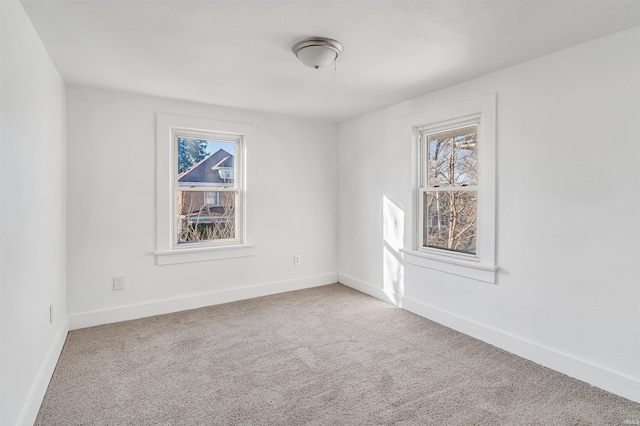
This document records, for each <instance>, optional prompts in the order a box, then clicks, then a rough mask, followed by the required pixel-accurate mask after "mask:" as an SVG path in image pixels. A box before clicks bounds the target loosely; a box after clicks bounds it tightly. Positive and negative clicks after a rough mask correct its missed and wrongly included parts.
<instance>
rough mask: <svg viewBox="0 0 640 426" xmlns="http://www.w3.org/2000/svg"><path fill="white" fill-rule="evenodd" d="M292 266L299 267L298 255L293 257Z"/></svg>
mask: <svg viewBox="0 0 640 426" xmlns="http://www.w3.org/2000/svg"><path fill="white" fill-rule="evenodd" d="M293 266H300V255H299V254H297V255H295V256H293Z"/></svg>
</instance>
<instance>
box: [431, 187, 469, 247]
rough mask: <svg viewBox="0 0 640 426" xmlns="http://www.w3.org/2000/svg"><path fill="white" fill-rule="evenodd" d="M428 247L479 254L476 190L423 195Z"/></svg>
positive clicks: (435, 192)
mask: <svg viewBox="0 0 640 426" xmlns="http://www.w3.org/2000/svg"><path fill="white" fill-rule="evenodd" d="M423 203H424V204H423V206H424V210H423V211H424V218H423V219H424V221H423V224H424V229H423V238H424V241H423V242H422V244H423V246H424V247H433V248H439V249H445V250H451V251H457V252H460V253H469V254H476V221H477V206H478V203H477V193H476V191H433V192H425V193H424V195H423Z"/></svg>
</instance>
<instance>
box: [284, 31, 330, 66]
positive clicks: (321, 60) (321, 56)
mask: <svg viewBox="0 0 640 426" xmlns="http://www.w3.org/2000/svg"><path fill="white" fill-rule="evenodd" d="M291 50H292V51H293V54H294V55H296V56H297V57H298V59H300V62H302V63H303V64H305V65H306V66H308V67H310V68H314V69H318V68H320V67H324V66H326V65H329V64H330V63H331V62H334V61H335V60H336V59H338V56H339V55H340V53H342V45H341V44H340V43H339V42H338V41H336V40H334V39H332V38H326V37H312V38H306V39H304V40H300V41H299V42H297V43H296V44H294V45H293V47H292V48H291Z"/></svg>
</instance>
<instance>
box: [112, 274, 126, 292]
mask: <svg viewBox="0 0 640 426" xmlns="http://www.w3.org/2000/svg"><path fill="white" fill-rule="evenodd" d="M113 290H114V291H116V290H124V277H113Z"/></svg>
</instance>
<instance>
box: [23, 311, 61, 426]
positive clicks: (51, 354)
mask: <svg viewBox="0 0 640 426" xmlns="http://www.w3.org/2000/svg"><path fill="white" fill-rule="evenodd" d="M68 333H69V318H67V317H65V318H64V320H63V321H62V324H60V326H59V327H58V330H57V331H56V334H55V337H54V338H53V341H52V342H51V346H50V347H49V351H48V352H47V356H46V357H45V359H44V361H43V363H42V366H41V367H40V371H38V375H37V376H36V380H35V381H34V383H33V385H32V386H31V390H30V391H29V395H28V397H27V401H26V402H25V405H24V408H23V409H22V412H21V414H20V417H19V420H18V425H19V426H31V425H33V424H34V423H35V421H36V418H37V417H38V412H39V411H40V406H41V405H42V401H43V400H44V396H45V394H46V393H47V388H48V387H49V382H50V381H51V377H52V376H53V372H54V370H55V369H56V365H57V364H58V359H59V358H60V354H61V353H62V348H63V347H64V343H65V341H66V340H67V334H68Z"/></svg>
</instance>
